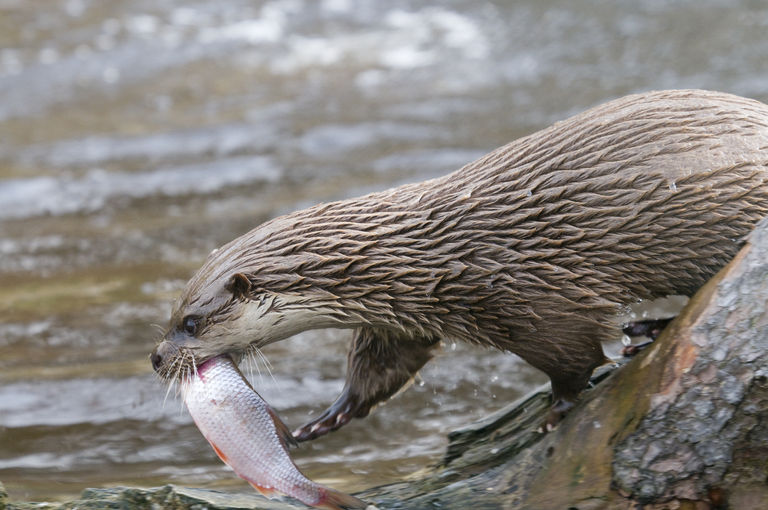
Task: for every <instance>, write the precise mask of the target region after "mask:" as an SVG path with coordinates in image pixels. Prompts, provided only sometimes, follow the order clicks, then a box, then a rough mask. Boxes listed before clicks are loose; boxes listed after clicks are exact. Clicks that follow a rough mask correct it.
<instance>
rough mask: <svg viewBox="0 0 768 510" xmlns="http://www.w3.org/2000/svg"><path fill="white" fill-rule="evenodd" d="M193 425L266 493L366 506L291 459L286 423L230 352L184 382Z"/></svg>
mask: <svg viewBox="0 0 768 510" xmlns="http://www.w3.org/2000/svg"><path fill="white" fill-rule="evenodd" d="M182 395H183V398H184V402H185V403H186V405H187V409H188V410H189V413H190V414H191V415H192V419H193V420H194V421H195V425H197V428H198V429H200V432H201V433H202V434H203V436H204V437H205V439H206V440H207V441H208V442H209V443H210V444H211V446H212V447H213V449H214V451H215V452H216V454H217V455H218V456H219V457H220V458H221V460H223V461H224V462H225V463H226V464H227V465H229V466H230V467H231V468H232V469H233V470H234V471H235V473H236V474H237V475H238V476H240V477H241V478H243V479H244V480H246V481H248V482H249V483H250V484H251V485H252V486H253V487H255V488H256V489H257V490H259V491H260V492H261V493H263V494H265V495H271V494H272V493H273V492H275V491H277V492H280V493H282V494H286V495H288V496H291V497H294V498H296V499H298V500H299V501H301V502H303V503H305V504H307V505H311V506H317V507H325V508H329V509H345V508H365V507H366V504H365V503H364V502H363V501H361V500H359V499H357V498H354V497H352V496H348V495H346V494H343V493H340V492H337V491H335V490H333V489H329V488H327V487H324V486H322V485H320V484H318V483H315V482H313V481H312V480H310V479H308V478H307V477H306V476H304V475H303V474H302V473H301V471H299V469H298V468H297V467H296V465H295V464H294V463H293V461H292V460H291V458H290V456H289V454H288V449H287V445H288V444H289V443H293V442H294V441H293V438H292V436H291V434H290V432H289V431H288V428H287V427H286V426H285V424H284V423H283V422H282V421H280V418H279V417H278V416H277V414H275V412H274V411H273V410H272V409H271V408H270V407H269V405H267V403H266V402H265V401H264V400H263V399H262V398H261V396H259V394H258V393H256V391H255V390H254V389H253V387H251V385H250V384H249V383H248V381H247V380H246V379H245V377H243V375H242V373H241V372H240V370H239V369H238V368H237V366H236V365H235V364H234V362H233V361H232V360H231V359H230V358H229V356H218V357H216V358H213V359H211V360H208V361H206V362H205V363H203V364H202V365H200V366H199V367H198V369H197V372H196V373H195V374H194V375H193V376H191V377H189V378H187V379H186V380H185V381H184V382H183V384H182Z"/></svg>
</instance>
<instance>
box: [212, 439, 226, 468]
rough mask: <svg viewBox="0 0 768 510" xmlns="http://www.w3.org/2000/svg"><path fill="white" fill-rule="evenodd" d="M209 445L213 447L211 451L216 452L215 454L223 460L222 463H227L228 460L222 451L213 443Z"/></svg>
mask: <svg viewBox="0 0 768 510" xmlns="http://www.w3.org/2000/svg"><path fill="white" fill-rule="evenodd" d="M211 446H212V447H213V451H214V452H216V455H218V456H219V458H220V459H221V460H222V461H224V464H226V465H229V460H228V459H227V456H226V455H224V452H222V451H221V450H219V447H218V446H216V445H215V444H213V443H211Z"/></svg>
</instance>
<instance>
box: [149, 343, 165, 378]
mask: <svg viewBox="0 0 768 510" xmlns="http://www.w3.org/2000/svg"><path fill="white" fill-rule="evenodd" d="M158 347H159V346H158ZM149 359H150V361H151V362H152V368H153V369H154V370H155V372H159V371H160V367H162V366H163V356H162V355H161V354H160V353H159V352H157V347H155V349H154V350H153V351H152V354H150V355H149Z"/></svg>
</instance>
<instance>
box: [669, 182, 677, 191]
mask: <svg viewBox="0 0 768 510" xmlns="http://www.w3.org/2000/svg"><path fill="white" fill-rule="evenodd" d="M669 190H670V191H677V184H675V181H670V182H669Z"/></svg>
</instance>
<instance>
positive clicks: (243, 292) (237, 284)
mask: <svg viewBox="0 0 768 510" xmlns="http://www.w3.org/2000/svg"><path fill="white" fill-rule="evenodd" d="M224 288H226V289H227V290H228V291H230V292H231V293H232V295H233V296H235V297H236V298H237V299H243V298H245V299H247V298H248V297H249V295H250V292H251V280H249V279H248V277H247V276H245V275H244V274H243V273H235V274H233V275H232V276H230V278H229V281H228V282H227V284H226V285H225V286H224Z"/></svg>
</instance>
